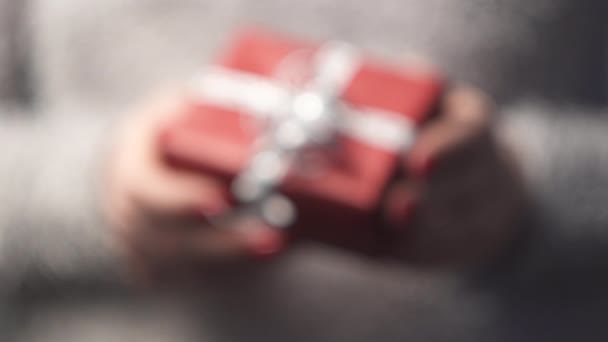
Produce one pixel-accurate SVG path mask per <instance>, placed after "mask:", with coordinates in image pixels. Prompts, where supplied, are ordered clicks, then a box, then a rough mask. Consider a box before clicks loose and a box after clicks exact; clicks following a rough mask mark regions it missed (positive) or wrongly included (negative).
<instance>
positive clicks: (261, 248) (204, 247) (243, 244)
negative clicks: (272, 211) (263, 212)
mask: <svg viewBox="0 0 608 342" xmlns="http://www.w3.org/2000/svg"><path fill="white" fill-rule="evenodd" d="M189 246H190V247H189V248H190V249H191V253H193V254H194V255H196V256H197V257H198V258H201V259H205V260H215V259H222V258H227V257H243V256H251V257H264V256H271V255H274V254H276V253H278V252H279V251H280V250H281V249H282V248H283V246H284V236H283V233H282V232H281V231H280V230H278V229H276V228H273V227H270V226H268V225H266V224H264V223H262V222H260V221H258V220H243V221H241V222H239V223H236V224H235V225H234V226H232V227H210V228H208V229H201V230H200V231H199V232H197V233H196V235H195V236H193V237H192V240H191V241H190V243H189Z"/></svg>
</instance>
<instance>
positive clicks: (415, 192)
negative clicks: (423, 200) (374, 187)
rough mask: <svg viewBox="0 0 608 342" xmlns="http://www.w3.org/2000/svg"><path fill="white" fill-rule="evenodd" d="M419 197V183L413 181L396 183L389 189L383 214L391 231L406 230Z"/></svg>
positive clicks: (401, 231)
mask: <svg viewBox="0 0 608 342" xmlns="http://www.w3.org/2000/svg"><path fill="white" fill-rule="evenodd" d="M419 197H420V185H419V184H417V183H415V182H413V181H410V182H407V183H405V182H404V183H400V184H397V185H395V186H394V187H392V188H391V189H390V190H389V192H388V194H387V197H386V205H385V206H384V208H385V209H384V210H385V212H384V214H385V218H386V220H387V223H388V226H389V228H390V229H391V230H392V231H394V232H397V233H404V232H405V231H407V226H408V224H409V223H410V222H411V221H412V218H413V217H414V215H415V213H416V209H417V207H418V202H419Z"/></svg>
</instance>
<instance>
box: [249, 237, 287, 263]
mask: <svg viewBox="0 0 608 342" xmlns="http://www.w3.org/2000/svg"><path fill="white" fill-rule="evenodd" d="M283 245H284V239H283V237H282V235H281V234H279V233H277V232H273V231H268V232H257V233H255V234H252V236H251V238H250V239H249V250H250V252H251V254H252V255H253V256H255V257H259V258H265V257H270V256H273V255H276V254H277V253H279V252H280V251H281V249H282V248H283Z"/></svg>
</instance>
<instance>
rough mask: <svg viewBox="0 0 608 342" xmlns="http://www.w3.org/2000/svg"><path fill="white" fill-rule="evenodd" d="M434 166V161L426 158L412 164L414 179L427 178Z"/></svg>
mask: <svg viewBox="0 0 608 342" xmlns="http://www.w3.org/2000/svg"><path fill="white" fill-rule="evenodd" d="M435 164H436V160H435V158H434V157H431V156H426V157H423V158H420V159H419V160H418V161H416V162H415V163H413V165H412V166H411V171H412V173H413V174H414V176H416V177H419V178H427V177H428V176H430V174H431V172H433V169H434V168H435Z"/></svg>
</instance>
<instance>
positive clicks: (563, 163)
mask: <svg viewBox="0 0 608 342" xmlns="http://www.w3.org/2000/svg"><path fill="white" fill-rule="evenodd" d="M500 127H501V133H502V136H503V137H504V140H505V141H506V144H508V145H510V146H511V147H512V148H513V150H514V151H515V152H516V155H517V157H518V159H519V162H520V164H521V165H522V167H523V170H524V174H525V179H526V180H527V185H528V186H527V188H528V189H529V191H530V194H531V198H532V203H533V209H534V210H533V215H532V216H533V217H532V218H531V220H532V221H531V228H532V230H533V231H532V234H530V235H531V236H530V238H529V239H528V240H529V241H527V248H525V249H524V250H525V252H524V253H522V254H523V258H522V259H520V261H521V264H520V265H519V267H516V269H517V272H518V273H519V275H520V276H521V277H515V278H514V279H518V280H521V281H522V284H525V285H526V286H532V287H534V288H536V289H538V290H539V291H545V290H543V289H548V288H552V289H556V288H558V287H562V286H574V287H573V288H572V289H579V290H580V288H579V287H580V286H594V284H596V285H597V284H599V283H598V281H597V280H598V279H599V278H598V277H601V274H603V273H604V272H603V271H602V272H599V270H602V269H605V267H607V266H608V248H607V247H608V208H607V207H606V204H607V203H608V134H607V132H608V117H606V116H605V115H602V111H600V110H590V109H584V108H574V107H570V108H565V107H556V106H553V107H551V106H546V105H543V104H539V103H536V104H530V103H528V104H521V105H517V106H513V107H511V108H509V109H507V110H506V111H505V113H504V117H503V118H502V121H501V124H500Z"/></svg>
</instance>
